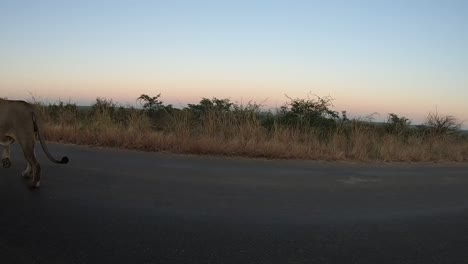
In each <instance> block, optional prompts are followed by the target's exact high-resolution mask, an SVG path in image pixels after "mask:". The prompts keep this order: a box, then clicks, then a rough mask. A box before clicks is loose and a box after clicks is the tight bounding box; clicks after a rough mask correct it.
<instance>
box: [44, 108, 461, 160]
mask: <svg viewBox="0 0 468 264" xmlns="http://www.w3.org/2000/svg"><path fill="white" fill-rule="evenodd" d="M41 109H42V113H43V116H44V118H43V120H44V122H43V130H44V133H45V137H46V138H47V139H48V140H51V141H58V142H67V143H74V144H85V145H96V146H106V147H117V148H125V149H136V150H144V151H166V152H172V153H190V154H213V155H227V156H244V157H264V158H280V159H313V160H329V161H333V160H355V161H356V160H357V161H404V162H421V161H423V162H429V161H430V162H441V161H450V162H466V161H468V139H466V138H463V137H461V136H453V135H436V134H417V133H414V134H409V135H407V136H404V137H402V136H401V135H399V134H391V133H383V132H382V129H381V128H378V127H373V126H369V125H368V124H366V123H364V122H359V121H353V122H350V123H349V124H348V125H347V126H346V127H343V128H342V129H336V130H333V131H332V132H330V133H329V134H327V135H326V136H324V135H323V133H322V132H320V131H316V130H314V129H313V128H307V129H304V128H301V127H294V126H285V125H281V124H279V123H274V124H273V125H272V126H271V127H266V126H265V125H263V124H262V123H261V120H259V119H258V118H257V117H256V116H255V115H252V114H251V113H249V112H248V111H246V112H245V113H241V114H239V113H237V114H236V113H233V112H222V111H209V112H207V113H206V114H204V115H203V116H198V117H197V116H195V114H194V113H192V112H190V111H178V112H175V113H171V114H168V115H167V116H166V118H165V119H164V122H162V123H158V124H155V123H154V122H153V120H151V118H150V117H149V116H148V115H147V114H145V112H144V111H141V110H138V109H127V110H125V111H127V112H126V114H125V118H120V119H119V118H116V117H115V116H116V115H115V113H112V112H111V111H108V108H103V109H97V110H96V109H95V111H94V112H93V113H92V114H88V115H85V116H83V115H81V114H80V113H79V112H78V111H74V110H73V109H68V110H67V109H65V108H64V109H65V110H63V111H59V114H54V115H52V114H51V112H50V111H49V110H50V109H49V110H47V109H48V108H47V107H45V106H43V107H42V108H41ZM80 115H81V116H80ZM156 127H157V128H156Z"/></svg>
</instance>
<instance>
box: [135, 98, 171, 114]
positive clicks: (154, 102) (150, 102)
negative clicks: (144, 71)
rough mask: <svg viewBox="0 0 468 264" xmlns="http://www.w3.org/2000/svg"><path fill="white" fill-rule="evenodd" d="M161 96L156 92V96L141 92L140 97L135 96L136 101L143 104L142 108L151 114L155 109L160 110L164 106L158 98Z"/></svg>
mask: <svg viewBox="0 0 468 264" xmlns="http://www.w3.org/2000/svg"><path fill="white" fill-rule="evenodd" d="M160 97H161V94H158V95H156V96H153V97H151V96H149V95H147V94H142V95H140V97H138V98H137V101H139V102H140V103H142V104H143V110H144V111H145V112H146V113H147V114H149V115H151V114H153V113H154V112H156V111H157V110H160V109H162V108H163V107H164V105H163V101H161V100H160V99H159V98H160Z"/></svg>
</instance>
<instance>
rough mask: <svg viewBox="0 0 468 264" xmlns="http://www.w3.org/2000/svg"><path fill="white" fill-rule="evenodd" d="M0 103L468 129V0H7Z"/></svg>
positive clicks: (2, 5) (1, 33)
mask: <svg viewBox="0 0 468 264" xmlns="http://www.w3.org/2000/svg"><path fill="white" fill-rule="evenodd" d="M0 38H1V41H0V93H1V96H2V97H8V98H21V99H28V98H30V97H31V95H30V93H29V92H31V93H32V94H34V95H35V96H36V97H37V98H40V99H43V100H48V101H54V100H57V99H58V98H60V99H62V100H68V99H70V100H72V101H75V102H79V103H87V102H88V103H89V102H91V101H93V100H94V98H96V97H97V96H103V97H107V98H113V99H114V100H116V101H118V102H122V103H134V102H135V98H136V97H138V96H139V95H140V94H141V93H148V94H156V93H159V92H161V93H162V94H163V99H164V100H165V101H166V102H167V103H173V104H176V105H177V104H185V103H192V102H196V101H198V100H199V99H200V98H201V97H212V96H216V97H229V98H231V99H232V100H233V101H240V100H242V101H248V100H255V101H258V102H260V101H263V100H265V99H267V98H268V99H267V101H266V102H265V104H266V105H268V106H277V105H281V104H282V103H283V102H284V101H285V100H286V98H285V97H284V94H288V95H290V96H293V97H305V96H306V95H307V94H308V93H313V94H318V95H331V96H333V97H334V98H335V99H336V100H335V107H336V110H339V111H341V110H348V112H351V113H353V114H355V115H362V116H365V115H367V114H370V113H372V112H378V113H380V114H381V117H382V118H384V117H385V116H386V114H387V113H389V112H395V113H398V114H401V115H405V116H409V117H410V118H412V119H413V121H414V123H418V122H420V121H421V120H422V119H423V118H424V116H425V115H426V114H427V113H428V112H429V111H433V110H435V109H436V107H437V109H438V111H439V112H442V113H447V114H454V115H456V116H457V117H458V118H459V119H461V120H467V121H466V122H468V103H467V99H468V51H467V47H468V1H450V0H448V1H442V0H440V1H344V0H343V1H294V0H290V1H229V2H228V1H177V0H172V1H21V0H14V1H3V0H0Z"/></svg>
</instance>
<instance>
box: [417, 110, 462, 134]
mask: <svg viewBox="0 0 468 264" xmlns="http://www.w3.org/2000/svg"><path fill="white" fill-rule="evenodd" d="M424 125H425V126H426V128H427V129H429V132H430V133H432V134H434V135H448V134H457V133H459V132H460V128H461V125H462V124H461V122H459V121H458V120H457V119H456V118H455V117H454V116H452V115H441V114H439V113H438V112H437V110H436V111H435V112H430V113H429V114H428V115H427V118H426V122H425V123H424Z"/></svg>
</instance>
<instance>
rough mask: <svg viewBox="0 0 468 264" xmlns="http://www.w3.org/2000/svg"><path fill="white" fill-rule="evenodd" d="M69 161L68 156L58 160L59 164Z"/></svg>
mask: <svg viewBox="0 0 468 264" xmlns="http://www.w3.org/2000/svg"><path fill="white" fill-rule="evenodd" d="M68 161H69V159H68V157H63V158H62V160H61V161H60V163H61V164H67V163H68Z"/></svg>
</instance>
